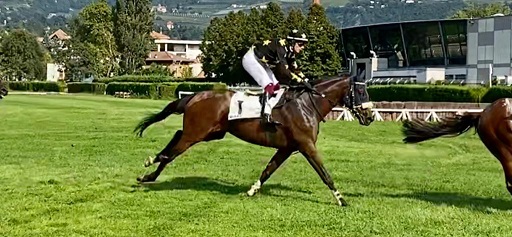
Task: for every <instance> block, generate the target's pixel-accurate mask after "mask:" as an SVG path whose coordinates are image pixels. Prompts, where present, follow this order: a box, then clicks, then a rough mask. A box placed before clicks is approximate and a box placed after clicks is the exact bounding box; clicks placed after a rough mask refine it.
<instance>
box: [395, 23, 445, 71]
mask: <svg viewBox="0 0 512 237" xmlns="http://www.w3.org/2000/svg"><path fill="white" fill-rule="evenodd" d="M402 28H403V31H404V39H405V47H406V49H407V59H408V61H409V66H424V65H429V66H432V65H444V64H445V63H444V52H443V47H442V41H441V32H439V24H438V22H437V21H433V22H425V23H405V24H403V25H402Z"/></svg>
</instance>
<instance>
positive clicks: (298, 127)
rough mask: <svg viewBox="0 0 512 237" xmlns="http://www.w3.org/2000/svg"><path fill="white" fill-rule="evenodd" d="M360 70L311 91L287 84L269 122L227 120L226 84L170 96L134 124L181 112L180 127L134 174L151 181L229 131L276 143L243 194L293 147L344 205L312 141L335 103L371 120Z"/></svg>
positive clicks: (257, 184) (142, 126)
mask: <svg viewBox="0 0 512 237" xmlns="http://www.w3.org/2000/svg"><path fill="white" fill-rule="evenodd" d="M362 75H364V71H363V72H361V74H359V76H353V77H349V76H347V75H345V76H342V77H339V78H334V79H323V80H316V81H313V82H312V83H311V85H312V87H313V89H314V91H311V90H310V89H307V87H300V86H299V87H290V88H287V91H285V93H284V94H283V96H282V97H281V100H285V101H284V102H283V101H281V102H282V103H280V102H279V103H278V105H279V104H281V105H280V106H278V105H276V106H275V107H274V108H273V109H272V117H273V118H274V119H275V120H277V121H279V122H280V123H281V125H277V126H275V127H270V128H269V127H267V126H264V125H263V124H261V123H260V121H261V118H254V119H240V120H228V112H229V105H230V100H231V97H232V96H233V95H234V93H235V92H234V91H231V90H227V91H223V92H219V91H202V92H198V93H196V94H194V95H190V96H188V97H184V98H182V99H178V100H175V101H172V102H171V103H169V104H168V105H167V106H166V107H165V108H164V109H163V110H162V111H160V112H157V113H153V114H150V115H148V116H146V117H145V118H144V119H143V120H142V121H140V123H139V124H138V125H137V127H136V128H135V130H134V132H138V135H139V136H142V133H143V132H144V130H145V129H146V128H147V127H149V126H150V125H151V124H153V123H156V122H159V121H161V120H164V119H165V118H166V117H168V116H169V115H171V114H183V130H178V131H176V133H175V134H174V137H173V138H172V139H171V141H170V142H169V144H168V145H167V146H166V147H165V148H164V149H163V150H162V151H160V152H159V153H158V154H157V155H156V157H149V158H148V159H147V160H146V161H145V166H146V167H148V166H150V165H152V164H154V163H158V162H159V163H160V164H159V165H158V168H157V169H156V170H155V171H153V172H152V173H150V174H147V175H143V176H140V177H138V178H137V180H138V181H139V182H152V181H155V180H156V179H157V177H158V176H159V175H160V173H161V172H162V171H163V170H164V168H165V166H166V165H167V164H168V163H170V162H172V161H173V160H174V159H175V158H176V157H177V156H179V155H180V154H182V153H183V152H185V150H187V149H188V148H190V147H191V146H193V145H194V144H196V143H198V142H207V141H211V140H221V139H223V138H224V136H225V135H226V133H230V134H232V135H234V136H235V137H237V138H239V139H242V140H244V141H246V142H249V143H252V144H257V145H260V146H264V147H272V148H276V149H277V152H276V153H275V154H274V156H273V157H272V158H271V160H270V161H269V163H268V165H267V166H266V168H265V170H264V171H263V172H262V173H261V176H260V178H259V180H257V181H256V182H255V183H254V185H252V187H251V189H250V190H249V191H248V192H247V194H248V195H249V196H253V195H255V194H256V193H257V191H258V190H259V189H260V188H261V186H262V185H263V183H264V182H265V181H266V180H267V179H268V178H269V177H270V176H271V175H272V173H273V172H274V171H275V170H276V169H278V168H279V166H280V165H281V164H282V163H283V162H284V161H285V160H286V159H287V158H288V157H289V156H290V155H291V154H292V153H294V152H296V151H299V152H300V153H301V154H302V155H304V157H305V158H306V159H307V161H308V162H309V164H310V165H311V166H312V167H313V169H314V170H315V171H316V172H317V174H318V175H319V176H320V178H321V179H322V181H323V182H324V184H326V185H327V186H328V188H329V189H330V190H331V191H332V194H333V195H334V197H335V199H336V201H337V202H338V204H339V205H341V206H345V205H347V202H346V201H345V199H344V198H343V196H342V195H341V194H340V192H339V191H338V190H337V189H336V187H335V185H334V182H333V180H332V178H331V177H330V175H329V173H328V172H327V170H326V169H325V167H324V165H323V162H322V159H321V157H320V155H319V154H318V151H317V147H316V141H317V136H318V133H319V124H320V121H324V118H325V117H326V116H327V114H328V113H329V112H330V111H331V110H332V109H333V108H334V107H335V106H336V105H338V104H340V105H344V106H346V107H347V108H348V109H349V110H350V111H351V112H352V113H353V114H354V115H355V116H356V117H357V118H358V120H359V123H360V124H361V125H365V126H369V125H370V124H371V123H372V121H373V114H372V111H371V108H372V105H373V104H372V103H371V102H370V100H369V96H368V92H367V90H366V83H365V80H364V79H363V78H362ZM313 92H317V93H313ZM290 97H292V98H291V99H290ZM286 98H288V99H286ZM270 126H272V125H270Z"/></svg>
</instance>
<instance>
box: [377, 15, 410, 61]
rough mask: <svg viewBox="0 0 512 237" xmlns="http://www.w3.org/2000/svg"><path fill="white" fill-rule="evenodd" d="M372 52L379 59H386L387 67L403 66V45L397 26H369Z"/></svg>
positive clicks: (398, 26)
mask: <svg viewBox="0 0 512 237" xmlns="http://www.w3.org/2000/svg"><path fill="white" fill-rule="evenodd" d="M369 29H370V37H371V39H372V45H373V51H375V54H377V57H379V58H387V59H388V67H391V68H396V67H403V66H404V57H403V55H405V54H404V53H403V43H402V35H401V33H400V25H399V24H390V25H380V26H371V27H369Z"/></svg>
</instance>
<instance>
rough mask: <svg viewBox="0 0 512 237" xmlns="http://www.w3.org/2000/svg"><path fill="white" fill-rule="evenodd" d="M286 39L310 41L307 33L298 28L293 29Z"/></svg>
mask: <svg viewBox="0 0 512 237" xmlns="http://www.w3.org/2000/svg"><path fill="white" fill-rule="evenodd" d="M286 39H288V41H291V42H303V43H306V42H308V37H307V36H306V34H305V33H304V32H302V31H300V30H297V29H293V30H292V31H290V33H289V34H288V36H286Z"/></svg>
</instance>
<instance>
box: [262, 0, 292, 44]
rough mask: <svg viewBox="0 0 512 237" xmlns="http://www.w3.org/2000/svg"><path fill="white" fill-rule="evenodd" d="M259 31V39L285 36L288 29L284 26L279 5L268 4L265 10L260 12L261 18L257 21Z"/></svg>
mask: <svg viewBox="0 0 512 237" xmlns="http://www.w3.org/2000/svg"><path fill="white" fill-rule="evenodd" d="M258 23H259V25H260V29H263V30H261V31H260V32H259V33H261V35H259V37H258V38H259V39H260V40H265V39H271V38H282V37H284V36H285V35H286V33H287V31H288V29H287V27H286V25H285V24H284V12H283V10H282V9H281V6H279V4H277V3H274V2H270V3H268V4H267V8H265V9H263V11H261V18H260V20H259V21H258Z"/></svg>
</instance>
